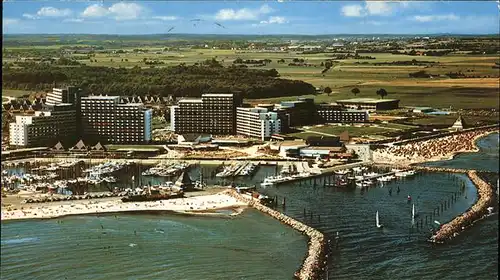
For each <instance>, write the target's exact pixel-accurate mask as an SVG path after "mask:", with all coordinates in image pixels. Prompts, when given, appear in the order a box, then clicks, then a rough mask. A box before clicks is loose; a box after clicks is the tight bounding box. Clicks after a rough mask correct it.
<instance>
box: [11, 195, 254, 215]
mask: <svg viewBox="0 0 500 280" xmlns="http://www.w3.org/2000/svg"><path fill="white" fill-rule="evenodd" d="M246 207H247V204H245V203H243V202H241V201H239V200H237V199H235V198H233V197H231V196H229V195H227V194H226V193H225V192H224V191H223V192H219V193H217V194H211V195H200V196H192V197H188V198H175V199H169V200H159V201H148V202H122V201H121V200H120V199H111V200H107V201H91V200H88V201H85V200H79V201H71V203H64V204H61V203H51V202H48V203H44V205H38V206H32V207H28V208H26V209H24V207H23V209H17V210H7V209H2V213H1V221H2V222H3V221H11V220H27V219H54V218H60V217H65V216H74V215H89V214H90V215H92V214H111V213H113V214H116V213H124V212H125V213H126V212H148V211H149V212H162V211H169V212H174V213H178V214H185V215H202V216H221V215H226V214H220V213H217V211H218V210H234V213H232V214H230V216H234V215H238V214H240V213H242V212H243V210H244V208H246Z"/></svg>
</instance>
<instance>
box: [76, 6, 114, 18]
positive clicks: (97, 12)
mask: <svg viewBox="0 0 500 280" xmlns="http://www.w3.org/2000/svg"><path fill="white" fill-rule="evenodd" d="M108 12H109V11H108V9H106V8H104V7H103V6H102V5H100V4H92V5H90V6H88V7H87V8H85V10H84V11H83V12H82V16H83V17H104V16H106V15H107V14H108Z"/></svg>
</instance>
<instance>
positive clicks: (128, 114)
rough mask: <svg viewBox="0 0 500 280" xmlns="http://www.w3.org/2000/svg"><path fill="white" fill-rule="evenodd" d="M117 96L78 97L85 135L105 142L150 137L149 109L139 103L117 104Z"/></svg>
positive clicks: (123, 141) (137, 141)
mask: <svg viewBox="0 0 500 280" xmlns="http://www.w3.org/2000/svg"><path fill="white" fill-rule="evenodd" d="M119 101H120V97H119V96H86V97H82V98H81V103H80V106H81V107H80V111H81V122H82V131H83V135H85V138H87V139H90V140H94V141H102V142H104V143H117V144H125V143H127V144H128V143H147V142H149V141H150V140H151V118H152V110H151V109H147V108H146V107H145V106H144V105H143V104H142V103H127V104H119Z"/></svg>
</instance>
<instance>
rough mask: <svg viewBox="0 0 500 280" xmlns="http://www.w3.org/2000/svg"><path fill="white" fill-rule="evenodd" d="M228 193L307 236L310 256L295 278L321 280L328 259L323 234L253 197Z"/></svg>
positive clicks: (308, 255) (231, 191) (234, 192)
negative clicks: (326, 258)
mask: <svg viewBox="0 0 500 280" xmlns="http://www.w3.org/2000/svg"><path fill="white" fill-rule="evenodd" d="M226 193H227V194H228V195H230V196H232V197H234V198H236V199H238V200H240V201H242V202H244V203H246V204H248V205H249V206H251V207H253V208H255V209H257V210H259V211H261V212H262V213H265V214H267V215H269V216H271V217H273V218H275V219H277V220H278V221H280V222H282V223H284V224H286V225H289V226H290V227H292V228H294V229H296V230H298V231H299V232H301V233H303V234H305V235H307V237H308V238H309V249H308V254H307V257H306V258H305V260H304V262H303V264H302V266H301V268H300V269H299V270H298V271H297V272H295V277H296V278H297V279H301V280H306V279H307V280H312V279H319V278H320V277H319V276H320V273H321V271H322V270H323V268H324V261H325V257H326V240H325V236H324V235H323V233H321V232H320V231H318V230H316V229H314V228H312V227H310V226H307V225H305V224H303V223H301V222H299V221H297V220H295V219H292V218H290V217H288V216H287V215H285V214H283V213H281V212H279V211H276V210H273V209H271V208H269V207H267V206H264V205H262V204H261V203H260V202H259V201H258V200H256V199H254V198H252V197H251V196H248V195H242V194H239V193H238V192H236V191H235V190H228V191H226Z"/></svg>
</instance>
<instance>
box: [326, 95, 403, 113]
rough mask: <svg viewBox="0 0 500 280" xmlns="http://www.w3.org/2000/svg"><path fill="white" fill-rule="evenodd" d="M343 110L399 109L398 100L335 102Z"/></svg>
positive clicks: (359, 99) (355, 99) (364, 99)
mask: <svg viewBox="0 0 500 280" xmlns="http://www.w3.org/2000/svg"><path fill="white" fill-rule="evenodd" d="M335 102H337V104H340V105H342V106H343V107H345V108H350V109H359V110H369V111H376V110H394V109H398V108H399V99H374V98H352V99H345V100H337V101H335Z"/></svg>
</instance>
